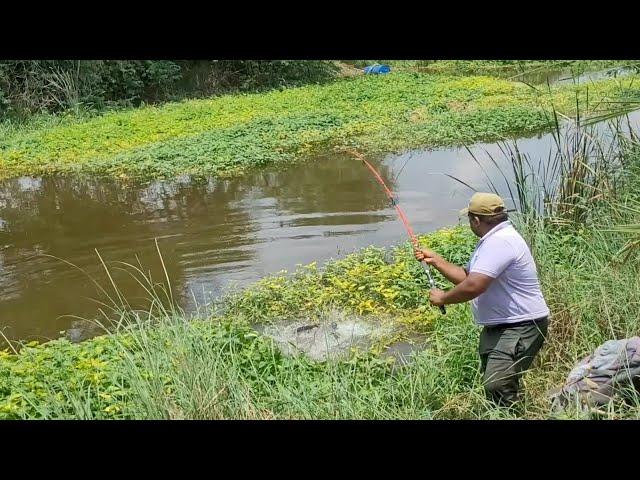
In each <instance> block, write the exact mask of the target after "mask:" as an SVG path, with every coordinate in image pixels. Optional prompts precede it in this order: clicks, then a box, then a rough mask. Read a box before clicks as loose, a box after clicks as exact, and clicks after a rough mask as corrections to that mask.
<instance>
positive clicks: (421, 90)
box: [0, 73, 632, 178]
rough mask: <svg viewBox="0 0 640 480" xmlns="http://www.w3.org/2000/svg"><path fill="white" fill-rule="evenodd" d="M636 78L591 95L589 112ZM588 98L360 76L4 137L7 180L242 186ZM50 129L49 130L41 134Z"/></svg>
mask: <svg viewBox="0 0 640 480" xmlns="http://www.w3.org/2000/svg"><path fill="white" fill-rule="evenodd" d="M631 82H632V79H631V78H628V79H625V80H624V81H613V80H608V81H602V82H598V83H597V84H595V85H592V86H590V87H589V93H588V96H589V98H590V103H591V104H592V105H595V104H596V103H597V101H598V100H599V99H602V98H606V97H615V96H617V95H619V94H621V92H622V91H624V88H625V87H628V86H629V85H631ZM576 95H578V96H579V97H580V98H583V97H586V96H587V89H586V87H574V86H565V87H562V88H559V89H555V90H553V92H551V93H549V92H544V91H535V90H532V89H530V88H529V87H527V86H525V85H523V84H519V83H514V82H509V81H506V80H500V79H497V78H491V77H449V76H443V75H424V74H415V73H395V74H392V75H387V76H379V77H376V76H373V77H372V76H366V77H365V76H360V77H357V78H353V79H343V80H340V81H337V82H334V83H331V84H328V85H316V86H307V87H301V88H294V89H288V90H284V91H274V92H269V93H263V94H252V95H230V96H224V97H218V98H213V99H208V100H190V101H184V102H179V103H170V104H165V105H163V106H159V107H144V108H140V109H131V110H123V111H116V112H111V113H107V114H104V115H101V116H98V117H94V118H90V119H87V120H81V119H75V120H74V119H66V120H61V121H55V120H51V121H49V122H48V123H49V125H47V124H46V121H45V120H40V121H39V122H38V125H37V126H25V127H18V128H16V127H13V126H11V125H9V126H3V127H2V132H3V135H2V138H1V139H0V177H9V176H15V175H23V174H29V175H42V174H53V173H74V172H83V173H91V174H105V175H111V176H118V177H123V178H126V177H145V178H151V177H169V176H173V175H176V174H179V173H189V174H195V175H200V174H203V175H204V174H207V175H218V176H232V175H238V174H241V173H242V172H243V171H245V170H246V169H248V168H252V167H256V166H262V165H267V164H271V163H277V162H291V161H295V160H299V159H302V158H305V157H308V156H309V155H311V154H313V152H315V151H316V150H318V149H320V148H327V147H328V146H342V145H350V146H359V147H361V148H363V149H365V150H366V151H368V152H369V153H374V152H388V151H399V150H403V149H406V148H412V147H418V146H442V145H459V144H463V143H468V142H473V141H477V140H491V139H498V138H502V137H503V136H505V135H510V134H522V133H526V132H533V131H538V130H540V129H543V128H546V127H548V126H549V118H548V116H545V115H544V114H543V112H548V111H550V106H551V104H552V103H553V104H554V105H555V106H556V108H558V109H559V110H560V111H563V112H564V113H566V114H567V115H571V114H572V112H573V111H574V109H575V102H576V98H575V96H576ZM43 123H44V125H43Z"/></svg>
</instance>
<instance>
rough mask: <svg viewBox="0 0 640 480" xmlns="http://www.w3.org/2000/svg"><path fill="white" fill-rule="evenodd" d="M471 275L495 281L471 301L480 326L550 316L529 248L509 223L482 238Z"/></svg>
mask: <svg viewBox="0 0 640 480" xmlns="http://www.w3.org/2000/svg"><path fill="white" fill-rule="evenodd" d="M467 272H469V273H471V272H477V273H483V274H484V275H488V276H490V277H491V278H494V280H493V281H492V282H491V285H489V288H487V290H486V291H485V292H484V293H482V294H481V295H479V296H478V297H476V298H474V299H473V300H472V301H471V308H472V310H473V317H474V318H475V321H476V323H478V324H479V325H497V324H503V323H519V322H524V321H527V320H535V319H538V318H541V317H546V316H548V315H549V308H548V307H547V304H546V302H545V301H544V297H543V296H542V291H541V290H540V283H539V282H538V272H537V270H536V264H535V262H534V261H533V257H532V256H531V251H530V250H529V246H528V245H527V243H526V242H525V241H524V239H523V238H522V236H521V235H520V234H519V233H518V232H517V231H516V229H515V228H513V225H511V222H509V221H508V220H507V221H504V222H502V223H500V224H498V225H496V226H495V227H493V228H492V229H491V230H489V231H488V232H487V233H486V234H485V235H484V236H483V237H482V238H481V239H480V241H479V242H478V245H477V246H476V249H475V251H474V252H473V255H472V256H471V260H470V261H469V264H468V265H467Z"/></svg>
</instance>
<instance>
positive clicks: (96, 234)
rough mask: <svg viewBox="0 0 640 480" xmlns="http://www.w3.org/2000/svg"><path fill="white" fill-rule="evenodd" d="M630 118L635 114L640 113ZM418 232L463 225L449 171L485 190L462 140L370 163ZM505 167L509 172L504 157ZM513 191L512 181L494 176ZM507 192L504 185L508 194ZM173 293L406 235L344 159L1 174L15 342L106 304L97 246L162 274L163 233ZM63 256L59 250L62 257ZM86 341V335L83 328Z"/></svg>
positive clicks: (6, 321) (54, 332)
mask: <svg viewBox="0 0 640 480" xmlns="http://www.w3.org/2000/svg"><path fill="white" fill-rule="evenodd" d="M633 121H634V122H636V123H637V121H638V114H634V116H633ZM519 146H520V148H521V149H522V150H523V151H524V152H526V153H529V154H530V155H531V156H532V158H536V159H541V158H547V156H548V154H549V151H550V149H551V148H552V147H553V140H552V138H551V136H550V135H540V136H536V137H533V138H529V139H522V140H520V141H519ZM485 150H486V151H488V152H490V153H491V154H492V155H493V156H494V158H496V159H498V160H501V161H503V160H504V157H502V156H501V154H500V151H499V148H498V146H497V145H496V144H478V145H476V146H474V148H473V151H474V152H476V153H477V154H478V156H479V158H481V159H483V161H482V163H483V165H484V166H485V168H486V171H487V174H489V175H490V176H492V177H493V178H494V180H495V179H496V178H500V177H499V176H498V174H497V171H496V169H495V167H492V165H491V163H490V162H489V161H488V160H487V157H486V154H485V153H484V151H485ZM374 163H375V164H376V165H379V166H380V169H381V173H382V175H383V176H384V178H385V179H386V180H388V182H389V186H390V187H391V188H392V189H393V190H395V191H396V192H397V193H398V196H399V200H400V202H401V205H402V206H403V208H404V210H405V211H406V213H407V215H408V217H409V219H410V220H411V222H412V225H413V227H414V229H415V230H416V231H417V232H427V231H431V230H434V229H436V228H439V227H442V226H444V225H450V224H454V223H456V222H457V221H458V220H457V211H458V210H459V209H460V208H462V207H463V206H464V205H465V204H466V202H467V200H468V197H469V196H470V194H471V191H470V190H469V189H468V188H466V187H464V186H462V185H461V184H460V183H458V182H456V181H454V180H452V179H450V178H448V177H446V176H445V175H444V174H445V173H446V174H450V175H454V176H456V177H458V178H461V179H462V180H464V181H465V182H467V183H469V184H470V185H472V186H474V187H475V188H478V189H486V188H487V187H486V185H487V181H486V177H485V173H484V172H482V170H481V169H480V168H479V167H478V166H477V165H476V163H475V162H474V161H473V160H472V159H471V157H470V155H469V153H468V152H467V151H466V150H464V149H441V150H434V151H424V150H421V151H413V152H408V153H407V154H404V155H397V156H387V157H386V158H384V159H379V160H378V161H375V162H374ZM505 170H508V168H506V165H505ZM497 184H498V187H499V188H500V185H502V187H504V182H499V181H498V182H497ZM506 192H507V190H506V188H504V190H503V192H502V193H504V194H506ZM154 239H157V240H158V245H159V247H160V249H161V251H162V254H163V257H164V262H165V265H166V268H167V271H168V274H169V276H170V278H171V282H172V288H173V292H174V295H176V296H177V297H178V298H179V301H180V303H181V305H182V306H184V308H185V309H186V310H188V311H193V310H194V308H196V305H200V306H204V307H206V305H207V303H208V302H209V301H210V300H211V299H212V298H213V297H215V296H219V295H220V294H222V293H223V292H224V290H225V289H226V288H228V287H230V286H241V285H246V284H247V283H250V282H253V281H255V280H257V279H259V278H261V277H263V276H265V275H267V274H270V273H274V272H277V271H279V270H282V269H286V270H293V269H295V266H296V264H306V263H310V262H312V261H318V262H319V263H322V262H324V261H326V260H328V259H330V258H332V257H334V258H335V257H340V256H344V255H346V254H348V253H350V252H352V251H354V250H356V249H359V248H361V247H364V246H367V245H372V244H373V245H380V246H382V245H390V244H395V243H399V242H403V241H405V240H406V238H405V232H404V229H403V228H402V225H401V224H400V222H399V221H398V220H397V218H396V214H395V211H394V210H393V209H392V208H391V207H390V205H389V204H388V202H387V200H386V197H385V195H384V194H383V192H382V191H381V189H380V187H379V185H378V184H377V183H376V182H375V180H374V179H373V177H372V176H371V174H370V172H369V171H368V170H367V169H366V168H364V167H363V166H362V164H361V163H360V162H358V161H355V160H353V159H351V158H349V157H345V156H339V155H333V154H332V155H328V156H325V157H319V158H314V159H311V160H310V161H308V162H306V163H303V164H299V165H296V166H293V167H290V168H287V169H284V170H283V169H281V170H278V169H266V170H263V171H259V172H254V173H251V174H248V175H246V176H245V177H243V178H241V179H236V180H216V179H210V180H207V181H194V180H192V179H190V178H189V177H180V178H176V179H174V180H172V181H162V182H160V181H158V182H152V183H147V184H142V185H135V186H131V185H124V184H121V183H119V182H117V181H106V180H97V179H91V178H78V177H73V178H52V177H49V178H30V177H22V178H15V179H11V180H7V181H4V182H0V272H1V274H0V288H1V292H2V294H1V295H0V327H2V329H3V332H4V334H5V335H6V336H7V337H8V338H10V339H38V340H41V341H42V340H45V339H50V338H56V337H58V336H59V335H60V331H62V330H69V329H77V328H78V326H77V325H76V324H75V323H74V322H75V320H76V319H75V318H73V317H71V316H79V317H85V318H91V317H94V316H95V315H96V314H97V309H98V305H97V304H96V303H95V301H94V300H93V299H101V300H104V297H103V296H101V295H100V293H99V292H98V290H97V289H96V287H95V285H94V284H93V283H92V282H91V281H90V280H89V279H88V278H87V276H86V275H85V274H83V273H82V272H80V271H78V270H77V269H76V268H73V267H71V266H70V265H68V264H67V263H65V262H63V261H62V260H61V259H64V260H66V261H68V262H71V263H72V264H74V265H76V266H77V267H79V268H81V269H83V270H84V271H85V272H86V273H87V274H88V275H89V276H91V277H93V278H95V279H96V280H97V281H98V282H99V283H100V284H102V285H104V286H106V285H107V284H108V283H107V282H108V279H107V278H106V276H105V274H104V271H103V270H102V267H101V265H100V263H99V260H98V257H97V255H96V251H95V250H98V251H99V253H100V255H101V256H102V258H103V259H104V260H105V261H106V262H107V264H109V266H110V267H117V264H116V263H115V262H128V263H137V262H138V259H139V261H140V263H141V264H142V265H143V266H144V268H145V269H147V270H150V271H151V273H152V275H153V277H154V279H156V280H158V281H161V280H162V277H163V275H162V270H161V267H160V263H159V258H158V255H157V251H156V246H155V241H154ZM54 257H57V258H54ZM113 275H114V280H115V281H116V283H117V284H118V286H119V287H120V289H121V291H122V292H123V293H124V294H125V296H126V297H127V298H128V299H130V301H131V302H132V303H134V304H135V303H136V301H141V300H140V299H142V298H144V297H145V293H144V291H143V290H142V288H141V287H140V286H139V285H138V284H137V283H136V282H135V280H133V279H132V278H131V277H130V276H129V275H128V274H126V273H124V272H122V271H119V270H113ZM75 334H76V337H78V338H81V337H83V336H88V335H90V334H91V332H89V331H77V330H76V331H75Z"/></svg>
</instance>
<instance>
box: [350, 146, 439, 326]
mask: <svg viewBox="0 0 640 480" xmlns="http://www.w3.org/2000/svg"><path fill="white" fill-rule="evenodd" d="M348 151H349V152H350V153H351V154H352V155H353V156H355V157H356V158H357V159H358V160H362V163H364V164H365V166H366V167H367V168H368V169H369V170H370V171H371V173H373V176H374V177H375V178H376V180H377V181H378V183H379V184H380V185H382V188H383V189H384V192H385V193H386V194H387V197H389V200H391V205H393V206H394V207H395V209H396V211H397V212H398V216H399V217H400V220H402V223H403V224H404V228H405V230H406V231H407V233H408V234H409V238H410V239H411V243H413V246H414V248H418V247H419V245H418V238H417V237H416V235H415V233H413V229H412V228H411V225H410V224H409V220H408V219H407V216H406V215H405V214H404V212H403V211H402V209H401V208H400V205H398V200H397V198H396V196H395V195H394V193H393V192H392V191H391V190H389V187H387V184H386V183H384V180H383V179H382V177H381V176H380V174H379V173H378V171H377V170H376V169H375V168H374V167H373V165H371V164H370V163H369V162H367V161H366V160H365V158H364V156H363V155H362V154H361V153H359V152H357V151H356V150H351V149H349V150H348ZM420 264H421V265H422V267H423V268H424V271H425V272H427V277H429V284H430V285H431V288H436V282H434V280H433V277H432V276H431V267H430V265H429V264H427V262H420ZM440 311H441V312H442V313H443V314H445V313H447V310H446V309H445V308H444V305H440Z"/></svg>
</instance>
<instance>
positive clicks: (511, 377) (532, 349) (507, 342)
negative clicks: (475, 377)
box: [479, 317, 549, 406]
mask: <svg viewBox="0 0 640 480" xmlns="http://www.w3.org/2000/svg"><path fill="white" fill-rule="evenodd" d="M548 325H549V321H548V319H547V318H546V317H545V318H542V319H539V320H534V321H530V322H524V323H519V324H515V325H508V324H507V325H496V326H487V327H484V328H483V329H482V333H481V334H480V347H479V352H480V362H481V365H482V367H481V368H482V373H483V382H484V388H485V392H486V393H487V396H488V397H489V398H490V399H492V400H493V401H495V402H496V403H498V404H500V405H505V406H511V405H512V404H513V403H514V402H516V401H517V400H518V388H519V383H520V377H521V376H522V374H523V373H524V371H525V370H526V369H528V368H529V367H530V366H531V363H532V362H533V359H534V357H535V356H536V354H537V353H538V351H539V350H540V348H541V347H542V344H543V343H544V340H545V337H546V335H547V327H548Z"/></svg>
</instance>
